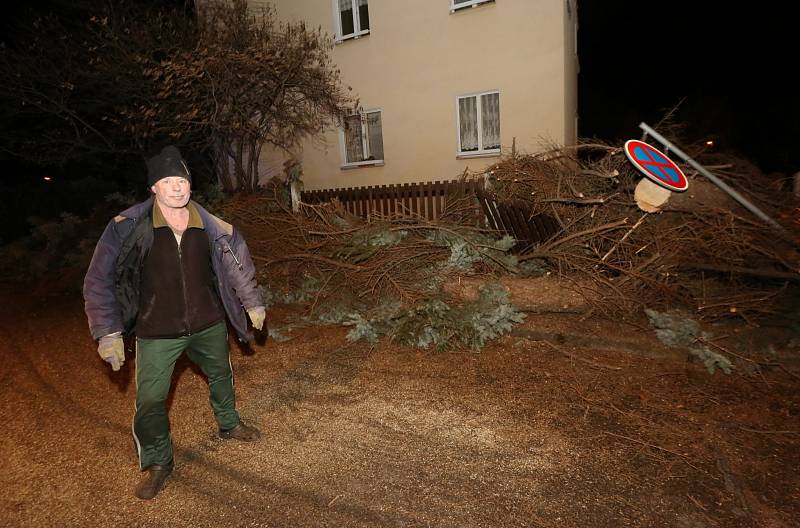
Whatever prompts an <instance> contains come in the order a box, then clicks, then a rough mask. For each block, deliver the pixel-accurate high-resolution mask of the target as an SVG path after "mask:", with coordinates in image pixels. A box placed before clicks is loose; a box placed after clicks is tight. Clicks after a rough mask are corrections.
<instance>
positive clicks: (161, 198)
mask: <svg viewBox="0 0 800 528" xmlns="http://www.w3.org/2000/svg"><path fill="white" fill-rule="evenodd" d="M189 187H190V185H189V180H187V179H186V178H184V177H182V176H168V177H166V178H161V179H160V180H158V181H157V182H156V183H155V185H153V186H152V187H150V190H151V191H153V194H155V195H156V200H158V203H160V204H161V205H164V206H166V207H173V208H177V209H180V208H181V207H184V206H186V204H187V203H188V202H189V196H190V195H191V191H190V190H189Z"/></svg>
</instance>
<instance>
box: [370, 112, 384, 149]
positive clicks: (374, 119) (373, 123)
mask: <svg viewBox="0 0 800 528" xmlns="http://www.w3.org/2000/svg"><path fill="white" fill-rule="evenodd" d="M367 141H368V142H369V154H370V156H371V157H372V159H376V160H382V159H383V126H382V125H381V113H380V112H370V113H369V114H367Z"/></svg>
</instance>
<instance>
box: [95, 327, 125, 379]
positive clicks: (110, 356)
mask: <svg viewBox="0 0 800 528" xmlns="http://www.w3.org/2000/svg"><path fill="white" fill-rule="evenodd" d="M97 353H98V354H100V357H101V358H103V361H105V362H107V363H109V364H110V365H111V370H113V371H114V372H116V371H118V370H119V368H120V367H121V366H122V364H123V363H125V343H124V342H123V341H122V335H121V334H120V333H119V332H117V333H115V334H109V335H107V336H104V337H101V338H100V341H99V342H98V344H97Z"/></svg>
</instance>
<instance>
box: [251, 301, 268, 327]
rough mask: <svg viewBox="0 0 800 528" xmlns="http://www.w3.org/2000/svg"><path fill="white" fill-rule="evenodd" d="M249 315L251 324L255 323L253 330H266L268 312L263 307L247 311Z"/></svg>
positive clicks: (255, 307)
mask: <svg viewBox="0 0 800 528" xmlns="http://www.w3.org/2000/svg"><path fill="white" fill-rule="evenodd" d="M247 315H249V316H250V322H251V323H253V328H255V329H256V330H261V329H263V328H264V319H265V318H266V316H267V310H266V308H264V307H263V306H254V307H253V308H250V309H249V310H247Z"/></svg>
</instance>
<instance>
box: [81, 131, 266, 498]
mask: <svg viewBox="0 0 800 528" xmlns="http://www.w3.org/2000/svg"><path fill="white" fill-rule="evenodd" d="M191 183H192V177H191V173H190V172H189V169H188V168H187V166H186V163H185V161H184V160H183V157H182V156H181V153H180V151H179V150H178V149H177V148H176V147H174V146H169V147H166V148H164V149H163V150H162V151H161V153H160V154H159V155H157V156H155V157H154V158H151V159H150V160H148V161H147V184H148V187H149V188H150V191H151V192H152V194H153V196H151V197H150V198H149V199H148V200H146V201H144V202H142V203H139V204H136V205H134V206H132V207H130V208H129V209H127V210H125V211H123V212H122V213H120V214H119V215H118V216H117V217H115V218H114V219H112V220H111V221H110V222H109V223H108V226H107V227H106V229H105V231H104V232H103V234H102V236H101V237H100V240H99V242H98V243H97V247H96V248H95V251H94V255H93V257H92V261H91V264H90V265H89V270H88V271H87V273H86V278H85V280H84V284H83V296H84V300H85V308H86V316H87V318H88V320H89V329H90V330H91V332H92V336H93V337H94V338H95V339H98V340H99V344H98V349H97V350H98V353H99V354H100V357H101V358H103V360H105V361H107V362H108V363H110V364H111V368H112V369H113V370H119V368H120V366H121V365H122V364H123V363H124V361H125V351H124V345H123V341H122V336H123V335H127V334H129V333H132V332H135V333H136V414H135V416H134V419H133V435H134V440H135V441H136V447H137V450H138V452H139V467H140V469H141V470H142V471H144V472H145V473H146V474H145V477H144V479H143V480H142V481H141V483H139V485H138V486H137V487H136V490H135V494H136V496H137V497H139V498H141V499H152V498H153V497H155V496H156V495H157V494H158V492H159V491H160V490H161V489H162V487H163V486H164V483H165V482H166V479H167V477H169V475H170V474H171V473H172V469H173V465H174V463H173V452H172V440H171V436H170V432H169V421H168V419H167V410H166V399H167V395H168V393H169V388H170V384H171V380H172V371H173V368H174V367H175V362H176V361H177V360H178V358H179V357H180V355H181V354H182V353H183V352H184V351H185V352H186V353H187V355H188V356H189V359H191V361H192V362H194V363H195V364H196V365H197V366H199V367H200V369H201V370H202V371H203V373H204V374H205V375H206V376H207V377H208V386H209V392H210V401H211V407H212V409H213V411H214V417H215V419H216V421H217V426H218V428H219V436H220V437H221V438H224V439H230V438H233V439H237V440H242V441H246V442H250V441H255V440H257V439H258V438H259V436H260V432H259V431H258V429H256V428H255V427H253V426H250V425H246V424H244V423H243V422H242V421H241V420H240V419H239V414H238V413H237V411H236V404H235V396H234V387H233V373H232V372H231V365H230V354H229V350H228V333H227V327H226V325H225V318H226V316H227V318H228V320H229V321H230V323H231V326H232V327H233V328H234V329H235V331H236V334H237V335H238V338H239V339H240V340H241V341H249V340H250V338H251V336H250V334H249V333H248V331H247V319H246V316H245V312H247V314H248V315H249V316H250V320H251V322H252V324H253V326H254V327H255V328H257V329H259V330H260V329H261V328H262V327H263V325H264V318H265V307H264V301H263V299H262V297H261V294H260V292H259V290H258V288H257V285H256V280H255V268H254V266H253V262H252V260H251V258H250V253H249V251H248V249H247V245H246V244H245V241H244V239H243V238H242V237H241V235H240V234H239V233H238V232H237V231H235V230H234V229H233V227H232V226H231V225H230V224H227V223H225V222H223V221H222V220H220V219H219V218H217V217H215V216H213V215H211V214H210V213H208V212H207V211H206V210H205V209H203V208H202V207H201V206H200V205H198V204H197V203H195V202H193V201H191V200H190V194H191Z"/></svg>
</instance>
